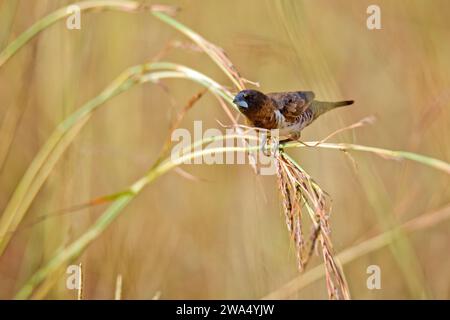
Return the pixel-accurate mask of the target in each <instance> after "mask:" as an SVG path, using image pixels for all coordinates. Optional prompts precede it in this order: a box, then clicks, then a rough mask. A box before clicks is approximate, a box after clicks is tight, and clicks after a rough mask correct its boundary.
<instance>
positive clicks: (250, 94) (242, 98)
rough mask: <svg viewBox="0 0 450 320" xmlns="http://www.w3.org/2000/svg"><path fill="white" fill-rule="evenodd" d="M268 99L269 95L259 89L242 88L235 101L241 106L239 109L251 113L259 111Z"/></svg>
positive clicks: (244, 112) (246, 113)
mask: <svg viewBox="0 0 450 320" xmlns="http://www.w3.org/2000/svg"><path fill="white" fill-rule="evenodd" d="M266 100H267V96H266V95H265V94H264V93H262V92H259V91H257V90H251V89H249V90H242V91H241V92H239V93H238V94H237V95H236V97H234V100H233V103H234V104H235V105H236V106H237V107H238V108H239V110H240V111H241V112H242V113H243V114H245V115H248V114H251V113H254V112H257V111H258V110H259V109H260V108H261V107H262V106H263V105H264V104H265V103H266Z"/></svg>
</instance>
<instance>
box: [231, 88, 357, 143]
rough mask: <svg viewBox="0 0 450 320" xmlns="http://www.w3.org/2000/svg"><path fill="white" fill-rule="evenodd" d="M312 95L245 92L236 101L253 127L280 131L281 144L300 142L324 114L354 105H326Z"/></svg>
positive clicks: (238, 95) (345, 103)
mask: <svg viewBox="0 0 450 320" xmlns="http://www.w3.org/2000/svg"><path fill="white" fill-rule="evenodd" d="M314 97H315V95H314V93H313V92H311V91H293V92H275V93H267V94H264V93H262V92H260V91H257V90H242V91H240V92H239V93H238V94H237V95H236V97H235V98H234V100H233V103H234V104H236V105H237V107H238V108H239V110H240V111H241V112H242V113H243V114H244V115H245V116H246V117H247V119H248V120H249V121H250V123H251V124H252V125H253V126H255V127H258V128H263V129H268V130H271V129H279V137H280V140H281V141H289V140H298V139H299V138H300V132H301V131H302V130H303V129H304V128H305V127H306V126H308V125H310V124H311V123H312V122H313V121H314V120H316V119H317V117H319V116H320V115H322V114H324V113H325V112H327V111H329V110H332V109H334V108H337V107H343V106H348V105H351V104H353V100H346V101H338V102H323V101H317V100H314Z"/></svg>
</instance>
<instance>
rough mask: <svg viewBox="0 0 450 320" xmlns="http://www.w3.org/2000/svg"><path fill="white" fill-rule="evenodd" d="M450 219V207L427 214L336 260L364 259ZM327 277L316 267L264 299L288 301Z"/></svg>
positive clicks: (375, 238) (353, 248)
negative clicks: (401, 237) (400, 236)
mask: <svg viewBox="0 0 450 320" xmlns="http://www.w3.org/2000/svg"><path fill="white" fill-rule="evenodd" d="M447 219H450V206H446V207H444V208H441V209H439V210H437V211H434V212H432V213H427V214H423V215H420V216H419V217H417V218H414V219H412V220H410V221H408V222H406V223H404V224H402V225H401V226H399V227H396V228H395V229H392V230H389V231H386V232H384V233H382V234H380V235H377V236H375V237H373V238H370V239H368V240H365V241H363V242H361V243H359V244H356V245H354V246H352V247H350V248H348V249H345V250H343V251H342V252H340V253H338V254H337V255H336V259H338V260H339V262H340V263H341V264H342V265H345V264H348V263H350V262H351V261H353V260H356V259H357V258H359V257H362V256H364V255H366V254H368V253H370V252H373V251H376V250H379V249H381V248H383V247H385V246H387V245H389V244H391V243H392V242H393V241H396V240H397V239H398V233H399V232H403V233H407V234H409V233H412V232H414V231H418V230H423V229H426V228H430V227H432V226H435V225H437V224H438V223H441V222H444V221H445V220H447ZM324 275H325V269H324V268H323V266H322V265H319V266H316V267H314V268H313V269H311V270H308V271H306V272H305V273H303V274H301V275H299V276H298V277H296V278H294V279H293V280H291V281H289V282H288V283H286V284H285V285H283V286H282V287H280V288H278V289H277V290H274V291H273V292H271V293H269V294H268V295H266V296H265V297H263V299H268V300H271V299H288V298H289V297H292V296H293V295H294V294H295V293H296V292H299V291H300V290H302V289H303V288H305V287H307V286H308V285H310V284H312V283H314V282H315V281H317V280H319V279H320V278H322V277H323V276H324Z"/></svg>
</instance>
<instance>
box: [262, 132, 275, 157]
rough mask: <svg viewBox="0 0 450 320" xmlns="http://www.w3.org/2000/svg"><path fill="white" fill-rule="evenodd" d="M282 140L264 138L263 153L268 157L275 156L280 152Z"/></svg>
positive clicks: (271, 137)
mask: <svg viewBox="0 0 450 320" xmlns="http://www.w3.org/2000/svg"><path fill="white" fill-rule="evenodd" d="M279 146H280V140H279V139H278V137H273V136H269V137H267V136H263V138H262V141H261V151H262V153H263V154H264V155H265V156H266V157H272V156H275V155H276V154H277V153H278V152H279V150H278V148H279Z"/></svg>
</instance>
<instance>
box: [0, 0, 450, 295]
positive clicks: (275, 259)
mask: <svg viewBox="0 0 450 320" xmlns="http://www.w3.org/2000/svg"><path fill="white" fill-rule="evenodd" d="M70 3H72V2H71V1H56V0H47V1H44V0H42V1H36V2H31V1H15V0H3V1H1V2H0V46H1V47H0V49H4V48H5V47H6V45H7V44H9V43H11V42H12V41H13V40H14V39H16V38H17V37H18V36H19V35H20V34H21V33H22V32H23V31H25V30H26V29H27V28H28V27H29V26H30V25H32V24H33V23H34V22H36V21H38V20H39V19H41V18H42V17H44V16H45V15H47V14H49V13H51V12H53V11H54V10H57V9H59V8H61V7H62V6H64V5H68V4H70ZM166 3H167V4H176V5H178V6H180V7H181V9H182V10H181V11H180V12H178V13H177V15H176V19H177V20H178V21H180V22H182V23H183V24H185V25H187V26H188V27H189V28H191V29H192V30H195V31H196V32H198V33H199V34H201V35H202V36H204V37H205V38H206V39H208V40H210V41H211V42H212V43H214V44H216V45H219V46H220V47H222V48H224V49H225V51H226V52H227V54H228V56H229V57H230V59H231V60H232V61H233V63H234V64H235V66H236V67H237V68H238V69H239V71H240V72H241V74H242V76H243V77H245V78H248V79H250V80H253V81H258V82H259V83H260V84H261V88H262V90H264V91H283V90H299V89H304V90H306V89H311V90H313V91H315V93H316V96H318V97H320V98H321V99H323V100H326V99H328V100H333V99H341V98H351V99H354V100H355V101H356V104H355V105H354V106H352V107H351V108H347V109H346V110H345V109H341V110H339V111H336V112H332V113H330V114H327V115H325V116H323V117H321V119H320V120H319V121H317V122H316V123H314V124H313V125H312V126H310V127H309V128H307V129H306V130H305V131H304V133H303V137H302V138H303V140H305V141H309V140H320V139H321V138H323V137H325V136H327V135H328V134H329V133H330V132H333V131H335V130H337V129H340V128H342V127H345V126H346V125H348V124H351V123H354V122H356V121H358V120H359V119H361V118H363V117H365V116H367V115H372V114H373V115H375V116H376V117H377V122H376V123H375V124H374V125H372V126H367V127H364V128H360V129H357V130H353V131H347V132H344V133H340V134H339V135H337V136H335V137H333V138H332V139H333V141H334V142H346V143H356V144H361V145H368V146H374V147H381V148H387V149H392V150H407V151H412V152H417V153H420V154H424V155H428V156H431V157H433V158H437V159H442V160H444V161H447V162H448V161H449V159H450V150H449V148H450V144H449V127H450V126H449V122H450V115H449V111H448V110H449V105H450V78H449V75H448V72H446V70H449V68H450V59H449V58H448V57H449V56H450V45H449V44H448V41H446V39H448V38H449V36H450V34H449V33H450V28H449V23H450V22H448V19H447V17H448V15H449V14H450V4H448V3H447V2H446V1H438V0H433V1H430V2H425V1H419V0H417V1H409V2H408V4H406V3H404V2H401V1H379V2H378V4H379V5H380V7H381V8H382V25H383V29H382V30H376V31H370V30H368V29H367V28H366V21H365V20H366V17H367V14H366V8H367V6H369V5H370V4H372V3H371V2H370V1H350V0H345V1H335V2H333V3H331V2H330V1H314V2H313V1H292V2H289V1H264V2H261V1H245V2H237V1H178V2H177V3H171V2H166ZM174 40H177V41H183V43H185V42H186V43H187V41H188V38H186V37H184V36H183V35H182V34H181V33H179V32H177V31H176V30H175V29H173V28H171V27H170V26H169V25H167V24H164V23H163V22H162V21H160V20H158V19H157V18H156V17H155V16H153V15H151V14H150V13H149V12H148V11H142V12H133V13H128V12H115V11H99V12H86V13H82V29H81V30H79V31H77V30H68V29H66V28H65V20H61V21H59V22H56V23H55V24H54V25H52V26H50V27H48V28H47V29H45V30H44V31H43V32H42V33H40V34H38V35H37V36H36V37H35V38H33V39H32V40H31V41H30V42H29V43H28V44H26V45H25V46H24V47H23V48H22V49H21V50H20V51H18V52H17V54H16V55H14V56H13V57H11V58H10V59H9V60H8V61H7V62H6V63H4V64H3V65H2V66H1V68H0V120H1V127H0V165H1V167H0V168H1V169H0V170H1V174H0V208H1V209H2V210H1V211H2V212H3V211H4V209H5V208H6V207H7V204H8V202H9V201H10V199H11V197H12V195H13V193H14V192H15V191H16V188H17V185H18V183H19V181H20V180H21V179H22V176H23V175H24V172H25V171H26V170H27V168H28V167H29V166H30V163H31V162H32V161H33V158H34V157H35V155H36V154H37V152H38V151H39V150H40V149H41V148H42V146H43V145H44V143H45V142H46V141H47V139H48V138H49V136H50V135H51V134H52V132H54V129H55V127H57V125H58V124H59V123H61V121H63V120H64V119H66V118H67V117H68V116H69V115H70V114H72V113H73V112H75V111H76V110H78V109H79V108H80V106H82V105H83V104H85V103H86V102H87V101H90V100H91V99H93V98H94V97H96V96H98V94H99V93H100V92H101V91H102V90H104V88H105V87H107V86H108V85H109V84H110V83H111V82H112V81H113V80H114V79H116V78H117V76H118V75H120V74H122V73H123V72H124V70H127V69H128V68H129V67H131V66H134V65H141V64H142V63H145V62H149V61H152V60H154V59H155V57H159V56H161V52H162V50H164V48H165V47H166V46H167V43H169V42H171V41H174ZM161 60H164V61H172V62H176V63H181V64H183V65H186V66H189V67H190V68H193V69H195V70H198V71H200V72H202V73H204V74H206V75H207V76H208V77H210V78H212V79H214V80H215V81H217V82H218V83H220V84H223V85H226V86H229V87H230V88H231V87H232V86H233V82H232V81H230V79H229V78H228V77H227V76H226V75H225V74H224V72H222V70H220V68H218V67H217V66H216V65H215V64H214V63H213V62H212V60H211V59H209V58H208V57H207V56H206V55H205V54H204V53H201V52H197V51H195V50H194V51H193V50H186V49H183V48H175V49H170V50H165V51H164V55H163V58H162V59H161ZM175 71H176V70H175ZM199 90H201V87H200V86H199V85H198V84H197V83H194V82H189V81H186V80H184V79H162V80H160V83H159V84H158V85H155V84H154V83H144V84H142V85H137V86H134V87H133V88H131V89H129V90H127V91H125V92H123V93H122V94H120V95H117V96H116V97H114V98H112V99H109V100H108V101H107V102H106V104H105V105H104V106H103V107H102V108H99V110H98V111H97V112H96V113H95V114H94V115H93V116H92V117H91V118H90V119H89V121H88V122H86V125H85V127H84V128H83V129H82V130H81V131H80V132H79V133H77V134H76V136H75V138H74V140H73V143H72V144H71V145H70V146H69V147H68V149H67V150H66V151H65V152H64V153H63V155H62V158H61V159H60V160H59V161H58V162H57V163H56V166H55V167H53V168H52V170H51V171H50V173H49V177H48V179H47V180H46V181H45V183H44V185H43V188H42V189H41V190H40V191H39V192H38V193H37V196H36V197H35V198H34V199H33V201H32V202H31V207H30V208H29V209H28V210H27V211H26V214H25V216H24V219H23V221H22V222H21V224H20V226H22V227H19V228H18V229H17V231H16V232H14V234H13V236H12V238H11V241H10V243H9V244H8V246H7V247H6V250H5V251H4V252H3V254H2V255H1V256H0V298H11V297H14V296H16V294H17V292H21V289H23V288H24V285H25V283H29V282H28V281H29V279H30V278H32V276H33V275H35V274H36V271H38V270H42V267H45V266H46V265H47V263H48V262H49V261H52V258H54V257H55V255H57V253H58V252H61V251H62V250H63V248H64V247H66V246H67V245H68V244H70V243H73V241H74V240H75V239H77V238H79V237H80V236H82V235H84V234H85V233H86V230H88V229H89V227H91V226H92V225H93V223H94V222H95V221H96V219H97V218H98V217H99V216H100V215H101V214H102V213H103V212H104V211H105V209H106V208H107V205H103V206H95V207H89V208H87V209H84V210H78V211H75V212H71V213H67V214H64V215H58V216H57V217H52V218H48V219H45V220H44V221H43V222H40V223H38V224H33V222H34V221H36V220H38V219H39V217H41V216H43V215H46V214H48V213H52V212H56V211H57V210H58V209H61V208H67V207H70V206H72V205H76V204H79V203H85V202H86V201H88V200H90V199H93V198H96V197H98V196H101V195H105V194H112V193H114V192H117V191H120V190H124V189H125V188H126V187H127V186H129V185H131V184H132V183H133V182H134V181H135V180H137V179H139V178H140V177H142V175H143V174H144V173H145V172H147V171H148V168H149V167H150V166H151V164H152V163H153V162H154V161H156V160H157V159H158V156H159V155H160V151H161V147H162V146H163V144H164V142H165V140H166V138H167V135H168V134H169V129H170V127H171V124H172V123H173V120H174V119H175V118H176V117H177V114H178V113H179V112H180V110H181V109H182V108H183V107H184V106H185V105H186V104H187V103H188V101H189V100H190V99H191V97H192V96H193V95H195V94H196V93H197V92H199ZM234 90H236V89H234ZM194 120H202V121H203V126H204V128H207V127H218V126H219V125H218V123H217V122H216V120H219V121H221V122H223V123H227V121H228V122H229V119H228V117H227V114H226V113H225V112H224V110H223V109H222V108H221V106H220V104H219V103H218V102H217V99H216V98H215V97H214V96H213V95H211V94H209V93H207V94H205V95H204V96H203V97H202V98H201V99H200V100H199V101H197V102H196V104H195V106H194V107H193V108H192V109H191V110H190V111H189V112H188V113H187V114H186V116H185V117H184V118H183V120H182V122H181V124H180V126H181V127H184V128H188V129H190V130H191V129H192V128H193V121H194ZM288 152H289V154H291V156H292V157H293V158H295V159H296V160H297V162H298V163H300V164H301V166H302V167H303V168H304V169H305V170H306V171H307V172H308V173H309V174H310V175H311V176H313V177H314V179H315V180H316V181H317V182H318V183H319V184H320V186H321V187H322V188H323V189H324V190H326V191H327V192H328V193H329V194H330V196H331V198H332V199H333V211H332V217H331V226H332V235H331V238H332V240H333V244H334V249H335V251H336V252H337V253H339V252H342V254H341V255H338V257H341V260H342V261H341V263H342V264H343V270H344V273H345V275H346V279H347V282H348V285H349V288H350V292H351V295H352V297H353V298H388V299H389V298H431V297H434V298H441V299H445V298H447V299H448V298H449V295H450V274H449V272H448V270H450V258H449V257H447V255H446V254H445V253H446V252H448V250H449V243H450V233H449V231H448V230H449V226H450V225H449V222H448V221H447V220H446V218H447V217H448V216H449V211H450V208H449V207H448V205H449V200H450V188H449V184H450V181H449V176H448V174H445V173H444V172H443V171H438V170H435V169H434V168H431V167H426V166H422V165H420V164H417V163H414V162H407V161H392V159H391V158H389V159H383V158H380V157H377V156H375V155H371V154H368V153H351V157H348V155H347V154H346V153H343V152H338V151H336V150H327V149H319V148H301V149H294V148H293V149H289V151H288ZM182 168H183V170H185V171H187V172H189V173H190V174H191V175H194V176H195V177H197V178H198V179H195V180H192V179H186V178H185V176H186V175H185V174H184V175H183V174H177V172H176V171H171V172H170V173H168V174H166V175H164V176H163V177H161V178H159V179H157V180H155V181H154V182H153V183H151V184H150V185H149V186H148V187H146V188H144V189H143V190H142V191H141V192H140V194H139V195H138V196H137V197H136V198H135V199H133V201H131V202H130V203H129V205H128V206H127V207H126V208H125V209H124V211H123V213H122V214H121V215H120V216H118V218H117V219H116V220H115V221H113V223H112V224H111V226H110V227H109V228H107V229H106V230H105V231H104V232H103V233H102V234H101V235H100V236H99V238H97V239H96V240H95V241H93V243H92V244H91V245H90V246H88V247H87V249H86V250H84V251H83V253H82V255H81V256H79V257H77V258H76V259H75V261H71V262H70V263H74V264H79V263H82V264H83V298H85V299H98V298H106V299H113V298H114V297H115V295H116V296H117V294H116V292H117V288H116V283H117V282H118V280H117V279H118V278H119V277H120V279H121V280H120V283H121V290H120V296H121V298H123V299H133V298H141V299H151V298H154V297H161V298H194V299H195V298H262V297H274V298H313V299H314V298H326V297H327V290H326V286H325V281H324V280H323V279H321V277H322V271H321V270H323V269H322V268H321V265H320V263H321V259H320V258H319V257H317V256H314V257H313V259H312V261H311V262H310V265H309V266H308V268H307V270H306V271H305V273H303V275H300V276H299V273H298V271H297V269H296V254H295V249H294V247H293V245H292V243H291V241H290V239H289V237H288V235H287V232H286V226H285V225H284V217H283V214H282V205H281V201H280V196H279V194H278V192H277V187H276V177H275V176H273V177H261V176H256V175H255V174H254V172H253V171H252V169H251V167H250V166H242V165H215V166H208V165H192V166H183V167H182ZM428 214H431V217H436V216H437V217H440V219H435V220H433V218H431V219H427V217H429V216H428ZM411 221H412V222H411ZM430 221H431V222H430ZM399 226H403V227H400V228H399V229H396V227H399ZM392 230H394V231H392ZM386 232H387V233H386ZM392 232H394V233H396V239H400V240H396V241H394V242H393V241H390V239H391V237H390V236H393V234H391V233H392ZM397 232H401V235H400V236H399V235H398V234H397ZM380 234H384V235H383V236H378V235H380ZM372 264H376V265H378V266H380V268H381V271H382V289H381V290H368V289H367V287H366V279H367V276H368V275H367V274H366V268H367V267H368V266H369V265H372ZM64 271H65V268H59V269H57V270H55V271H54V272H53V273H52V277H46V281H44V284H43V285H42V286H41V287H40V288H39V290H38V291H37V293H35V296H34V297H35V298H57V299H64V298H66V299H75V298H77V292H74V291H70V290H67V289H66V287H65V279H66V275H65V274H64ZM49 278H51V279H49ZM50 280H51V281H50ZM22 292H23V291H22Z"/></svg>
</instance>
